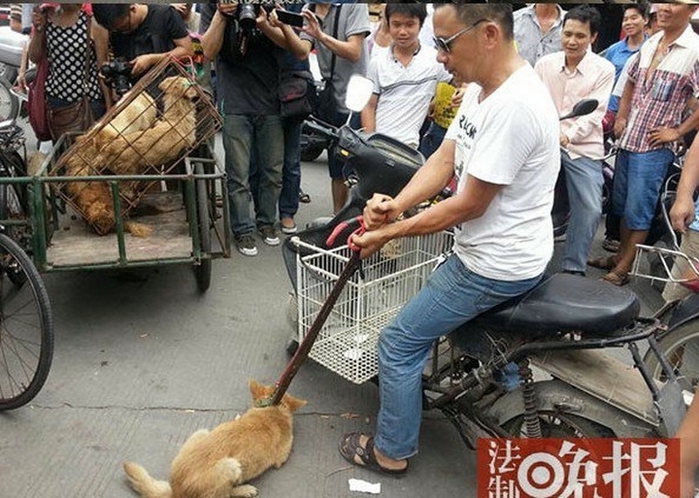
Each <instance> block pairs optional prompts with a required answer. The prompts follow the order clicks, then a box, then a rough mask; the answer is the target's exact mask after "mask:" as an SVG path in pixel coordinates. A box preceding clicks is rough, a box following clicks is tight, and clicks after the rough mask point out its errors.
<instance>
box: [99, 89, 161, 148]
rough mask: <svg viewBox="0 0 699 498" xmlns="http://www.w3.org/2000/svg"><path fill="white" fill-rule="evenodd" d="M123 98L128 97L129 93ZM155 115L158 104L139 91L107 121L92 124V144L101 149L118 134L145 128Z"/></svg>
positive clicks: (150, 123)
mask: <svg viewBox="0 0 699 498" xmlns="http://www.w3.org/2000/svg"><path fill="white" fill-rule="evenodd" d="M123 98H125V99H127V98H129V93H127V94H126V95H124V97H123ZM157 115H158V106H157V104H156V103H155V99H153V97H151V96H150V95H148V93H146V92H141V93H139V94H138V95H137V96H136V97H134V99H133V100H132V101H131V102H129V104H128V105H127V106H126V107H124V109H122V110H121V111H119V113H118V114H117V115H116V116H114V117H113V118H112V119H111V120H110V121H109V122H108V123H106V124H105V123H103V122H102V120H100V121H98V122H97V123H95V124H94V125H93V127H92V130H97V131H96V132H95V133H94V134H92V135H91V136H92V138H93V140H94V145H95V146H96V147H97V149H98V150H101V149H102V148H104V147H105V146H106V145H109V144H110V143H111V142H112V141H113V140H115V139H116V138H117V137H119V136H120V135H124V134H127V133H134V132H137V131H141V130H145V129H147V128H149V127H150V126H151V125H152V124H153V122H154V121H155V119H156V118H157ZM88 135H90V132H88Z"/></svg>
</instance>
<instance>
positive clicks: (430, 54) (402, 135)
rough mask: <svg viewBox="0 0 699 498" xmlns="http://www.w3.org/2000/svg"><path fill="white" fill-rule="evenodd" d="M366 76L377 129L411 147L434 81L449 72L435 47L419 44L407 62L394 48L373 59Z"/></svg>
mask: <svg viewBox="0 0 699 498" xmlns="http://www.w3.org/2000/svg"><path fill="white" fill-rule="evenodd" d="M367 76H368V78H369V79H370V80H372V81H373V82H374V94H376V95H378V102H377V104H376V131H377V132H378V133H383V134H385V135H388V136H390V137H393V138H395V139H396V140H400V141H401V142H403V143H406V144H408V145H410V146H411V147H417V145H418V143H419V141H420V127H421V126H422V123H423V122H424V121H425V118H426V117H427V112H428V110H429V106H430V101H431V100H432V97H434V94H435V89H436V88H437V83H439V82H440V81H447V82H448V81H451V79H452V76H451V75H450V74H449V73H448V72H447V71H446V69H444V66H443V65H442V64H441V63H440V62H437V51H436V50H435V49H434V48H431V47H425V46H424V45H423V46H421V47H420V48H419V49H418V50H417V52H415V54H414V55H413V58H412V60H411V61H410V63H409V64H408V65H407V66H403V64H402V63H401V62H400V61H399V60H398V59H396V58H395V57H394V56H393V48H392V47H391V49H390V50H388V51H386V53H385V54H381V55H380V56H378V57H375V58H374V59H372V61H371V63H370V64H369V73H368V74H367Z"/></svg>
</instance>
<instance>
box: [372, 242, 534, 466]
mask: <svg viewBox="0 0 699 498" xmlns="http://www.w3.org/2000/svg"><path fill="white" fill-rule="evenodd" d="M540 280H541V277H536V278H533V279H529V280H522V281H515V282H504V281H499V280H492V279H488V278H485V277H482V276H480V275H477V274H475V273H473V272H472V271H470V270H468V269H467V268H466V267H465V266H464V264H463V263H462V262H461V260H460V259H459V258H458V257H457V256H456V255H452V256H450V257H449V258H448V259H447V261H446V263H444V264H443V265H441V266H440V267H439V268H437V270H435V272H434V273H432V275H430V277H429V279H428V280H427V282H426V283H425V286H424V287H423V289H422V290H421V291H420V292H419V293H418V294H417V295H416V296H415V297H414V298H413V299H412V300H410V302H408V303H407V304H406V305H405V307H404V308H403V310H402V311H401V312H400V314H399V315H398V316H397V317H396V319H395V320H394V321H393V322H392V323H391V324H390V325H389V326H388V327H386V328H385V329H384V330H383V331H382V332H381V336H380V338H379V395H380V399H381V407H380V409H379V415H378V420H377V428H376V447H377V448H378V449H379V450H380V451H381V452H382V453H384V454H385V455H387V456H389V457H391V458H395V459H403V458H408V457H411V456H413V455H414V454H415V453H417V445H418V436H419V433H420V420H421V418H422V388H421V387H422V370H423V368H424V366H425V362H426V361H427V358H428V356H429V353H430V348H431V347H432V345H433V344H434V342H435V341H436V340H437V339H439V338H440V337H441V336H443V335H446V334H448V333H449V332H451V331H453V330H454V329H456V328H457V327H458V326H460V325H462V324H463V323H465V322H467V321H469V320H471V319H472V318H474V317H476V316H477V315H479V314H480V313H483V312H484V311H487V310H489V309H490V308H492V307H494V306H497V305H498V304H500V303H502V302H504V301H507V300H509V299H511V298H514V297H516V296H519V295H520V294H523V293H525V292H527V291H528V290H530V289H531V288H533V287H534V286H535V285H536V284H537V283H538V282H539V281H540Z"/></svg>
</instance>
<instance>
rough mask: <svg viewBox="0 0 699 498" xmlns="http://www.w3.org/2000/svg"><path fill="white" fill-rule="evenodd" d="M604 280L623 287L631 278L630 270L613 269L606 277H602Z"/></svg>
mask: <svg viewBox="0 0 699 498" xmlns="http://www.w3.org/2000/svg"><path fill="white" fill-rule="evenodd" d="M602 280H604V281H605V282H609V283H610V284H612V285H616V286H617V287H622V286H624V285H626V284H628V283H629V280H631V279H630V277H629V272H627V271H622V270H611V271H610V272H609V273H607V274H606V275H605V276H604V277H602Z"/></svg>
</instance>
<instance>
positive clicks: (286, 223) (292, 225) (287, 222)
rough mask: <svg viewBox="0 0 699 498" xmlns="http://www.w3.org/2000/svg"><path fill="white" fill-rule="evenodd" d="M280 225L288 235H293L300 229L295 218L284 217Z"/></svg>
mask: <svg viewBox="0 0 699 498" xmlns="http://www.w3.org/2000/svg"><path fill="white" fill-rule="evenodd" d="M279 226H280V227H281V229H282V233H285V234H286V235H292V234H295V233H296V232H297V231H298V227H297V226H296V222H294V219H293V218H282V219H281V221H280V222H279Z"/></svg>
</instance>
